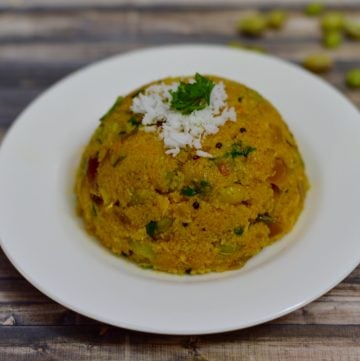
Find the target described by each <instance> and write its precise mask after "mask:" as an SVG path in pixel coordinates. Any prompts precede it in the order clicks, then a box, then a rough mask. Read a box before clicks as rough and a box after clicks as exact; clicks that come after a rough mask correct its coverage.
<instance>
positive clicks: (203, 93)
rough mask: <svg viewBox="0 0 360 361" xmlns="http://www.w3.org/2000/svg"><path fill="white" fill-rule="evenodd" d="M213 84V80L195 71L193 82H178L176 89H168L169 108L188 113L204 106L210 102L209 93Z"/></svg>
mask: <svg viewBox="0 0 360 361" xmlns="http://www.w3.org/2000/svg"><path fill="white" fill-rule="evenodd" d="M214 86H215V83H214V82H213V81H211V80H210V79H208V78H206V77H204V76H202V75H200V74H199V73H196V74H195V82H194V83H184V82H180V85H179V87H178V88H177V90H175V91H170V93H171V96H172V99H171V103H170V107H171V109H174V110H178V111H179V112H181V114H184V115H188V114H190V113H192V112H193V111H195V110H201V109H204V108H206V107H207V106H208V105H209V104H210V95H211V92H212V90H213V88H214Z"/></svg>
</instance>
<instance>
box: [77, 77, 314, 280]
mask: <svg viewBox="0 0 360 361" xmlns="http://www.w3.org/2000/svg"><path fill="white" fill-rule="evenodd" d="M208 79H210V80H211V81H213V82H214V83H215V82H223V84H224V86H225V89H226V92H227V96H228V98H227V106H228V107H231V108H233V109H234V110H235V114H236V119H235V121H227V122H226V123H225V124H224V125H222V126H220V127H219V129H218V132H217V133H214V134H210V135H207V136H206V137H203V138H202V140H201V141H202V151H204V152H206V153H207V154H210V155H211V157H205V156H204V157H201V156H199V155H198V154H199V153H197V151H196V149H195V148H193V147H189V146H187V147H184V148H181V149H180V151H179V153H178V154H177V155H176V156H174V155H171V154H166V149H165V146H164V140H163V139H162V138H161V137H160V136H159V133H158V132H157V131H152V132H150V131H145V130H144V125H143V123H142V115H141V114H138V113H135V112H133V111H132V104H133V100H134V98H135V97H136V96H138V95H139V94H141V93H142V92H144V90H145V89H146V88H147V87H148V86H149V85H147V86H144V87H142V88H141V89H139V90H137V91H135V92H133V93H131V94H129V95H127V96H126V97H124V98H120V97H119V99H118V100H117V102H116V103H115V104H114V106H113V107H112V108H111V109H110V110H109V111H108V113H107V114H106V115H105V116H104V117H103V118H102V119H101V122H100V125H99V127H98V128H97V130H96V131H95V133H94V134H93V136H92V138H91V140H90V142H89V144H88V145H87V147H86V149H85V151H84V154H83V156H82V160H81V164H80V167H79V170H78V174H77V180H76V187H75V188H76V195H77V207H78V211H79V214H80V215H81V216H82V218H83V219H84V222H85V225H86V229H87V230H88V231H89V232H90V233H91V234H93V235H95V236H96V237H97V238H98V239H99V240H100V241H101V242H102V244H103V245H104V246H105V247H107V248H109V249H110V250H111V251H112V252H113V253H115V254H116V255H122V256H124V257H126V258H128V259H129V260H131V261H134V262H136V263H137V264H139V265H140V266H143V267H146V268H153V269H155V270H159V271H165V272H170V273H176V274H183V273H188V274H199V273H206V272H211V271H216V272H219V271H226V270H231V269H235V268H239V267H242V266H243V265H244V264H245V262H246V261H247V260H248V259H249V258H251V257H252V256H254V255H255V254H257V253H258V252H259V251H260V250H261V249H262V248H264V247H265V246H267V245H269V244H271V243H272V242H274V241H275V240H277V239H279V238H281V237H282V236H283V235H284V234H286V233H287V232H289V231H290V230H291V229H292V227H293V226H294V224H295V222H296V220H297V218H298V216H299V214H300V212H301V210H302V208H303V204H304V198H305V195H306V192H307V190H308V181H307V177H306V174H305V170H304V163H303V161H302V158H301V156H300V153H299V150H298V148H297V145H296V142H295V140H294V137H293V135H292V134H291V132H290V131H289V129H288V127H287V125H286V124H285V123H284V121H283V120H282V118H281V116H280V114H279V113H278V112H277V110H276V109H275V108H274V107H273V106H272V105H271V104H270V103H269V102H268V101H267V100H266V99H264V98H263V97H262V96H261V95H259V94H258V93H257V92H256V91H254V90H252V89H249V88H248V87H246V86H244V85H242V84H239V83H236V82H234V81H231V80H227V79H222V78H218V77H214V76H208ZM181 80H183V81H184V82H185V83H186V82H188V81H189V78H182V79H181ZM176 81H179V78H167V79H164V80H162V81H161V82H157V83H156V84H158V83H159V84H171V83H173V82H176ZM172 94H173V93H172ZM158 123H159V124H157V126H160V125H161V120H160V121H159V122H158Z"/></svg>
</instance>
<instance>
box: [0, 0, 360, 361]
mask: <svg viewBox="0 0 360 361" xmlns="http://www.w3.org/2000/svg"><path fill="white" fill-rule="evenodd" d="M305 2H306V1H291V0H279V1H272V0H269V1H266V0H262V1H261V0H258V1H242V0H237V1H236V0H224V1H221V0H209V1H201V0H183V1H181V0H154V1H150V0H135V1H130V0H128V1H126V0H118V1H116V0H103V1H101V0H53V1H51V0H9V1H4V0H0V139H1V137H2V136H3V135H4V134H5V132H6V130H7V128H8V127H9V126H10V125H11V123H12V122H13V120H14V119H15V117H16V116H17V115H18V114H19V112H20V111H21V110H22V109H23V108H24V107H25V106H26V105H27V104H28V103H29V102H30V101H31V100H33V99H34V98H35V97H36V96H37V95H38V94H40V93H41V92H42V91H43V90H44V89H46V88H47V87H48V86H49V85H51V84H53V83H54V82H55V81H57V80H58V79H60V78H62V77H63V76H64V75H66V74H68V73H70V72H72V71H74V70H76V69H78V68H80V67H82V66H84V65H86V64H88V63H90V62H93V61H95V60H98V59H102V58H104V57H107V56H109V55H112V54H116V53H121V52H125V51H128V50H131V49H135V48H140V47H147V46H153V45H159V44H174V43H184V42H191V43H198V42H206V43H214V44H227V43H228V42H229V41H231V40H236V39H240V38H239V36H238V35H237V34H236V32H235V27H234V24H235V23H236V20H237V19H238V18H240V17H241V16H242V15H244V14H245V13H246V12H247V11H249V10H251V9H253V8H254V7H256V6H258V7H259V8H260V9H262V10H267V9H271V8H273V7H274V6H276V5H277V6H278V5H279V4H280V5H281V6H283V7H285V8H286V9H287V10H289V12H290V14H291V18H290V20H289V22H288V24H287V26H286V28H285V29H284V30H283V31H281V32H269V33H268V34H267V35H266V36H265V37H264V38H263V39H260V40H257V41H254V40H252V41H250V42H252V43H256V44H259V45H262V46H264V47H265V48H266V49H267V50H268V51H269V52H270V53H272V54H275V55H278V56H280V57H282V58H285V59H288V60H290V61H293V62H300V61H301V60H302V59H303V57H304V56H305V55H306V54H309V53H312V52H315V51H318V50H321V45H320V44H319V40H320V32H319V31H318V26H317V23H316V21H315V20H314V19H309V18H306V17H304V16H303V15H302V9H303V4H304V3H305ZM328 3H329V4H331V6H332V7H335V8H338V9H344V10H346V11H347V13H348V14H349V15H350V16H351V17H353V18H356V19H358V20H360V1H359V0H349V1H335V0H334V1H329V2H328ZM359 44H360V43H350V42H346V43H345V44H344V45H343V46H342V47H341V48H340V49H338V50H335V51H331V54H332V55H333V57H334V59H335V60H336V64H335V69H334V71H333V72H331V73H330V74H329V75H327V76H325V78H326V79H327V80H328V81H330V82H331V83H332V84H334V85H335V86H336V87H337V88H338V89H339V90H340V91H342V92H343V93H344V94H345V95H346V96H347V97H348V98H350V99H351V100H352V101H353V102H354V103H355V104H356V105H357V106H360V91H349V90H347V89H346V88H345V86H344V83H343V77H344V73H345V71H346V70H347V69H350V68H352V67H355V66H360V45H359ZM339 121H341V119H339ZM18 360H22V361H23V360H24V361H25V360H26V361H32V360H46V361H47V360H74V361H82V360H108V361H109V360H126V361H130V360H133V361H141V360H154V361H162V360H164V361H165V360H166V361H170V360H174V361H175V360H177V361H180V360H181V361H185V360H188V361H190V360H193V361H206V360H208V361H215V360H229V361H232V360H234V361H235V360H241V361H243V360H246V361H248V360H260V361H270V360H275V361H279V360H293V361H300V360H301V361H309V360H315V361H317V360H326V361H331V360H333V361H346V360H349V361H350V360H351V361H358V360H360V267H358V268H357V269H356V270H355V271H354V272H353V273H352V274H351V275H350V276H349V277H347V278H346V279H345V280H344V281H343V282H342V283H341V284H339V285H338V286H337V287H335V288H334V289H333V290H331V291H330V292H329V293H328V294H326V295H325V296H323V297H321V298H320V299H318V300H317V301H315V302H313V303H311V304H310V305H308V306H306V307H304V308H302V309H301V310H298V311H296V312H293V313H292V314H290V315H288V316H286V317H282V318H280V319H278V320H275V321H273V322H270V323H267V324H265V325H261V326H257V327H253V328H249V329H246V330H240V331H235V332H231V333H225V334H218V335H212V336H199V337H185V336H184V337H176V336H160V335H151V334H144V333H138V332H132V331H127V330H124V329H119V328H115V327H109V326H106V325H104V324H101V323H99V322H96V321H93V320H90V319H87V318H85V317H82V316H80V315H78V314H76V313H75V312H72V311H70V310H67V309H65V308H64V307H62V306H60V305H58V304H56V303H55V302H53V301H51V300H50V299H49V298H47V297H45V296H44V295H42V294H41V293H40V292H39V291H37V290H36V289H35V288H34V287H33V286H32V285H30V284H29V283H28V282H26V281H25V280H24V279H23V278H22V277H21V276H20V275H19V273H18V272H17V271H16V270H15V269H14V267H13V266H12V265H11V264H10V262H9V261H8V260H7V259H6V257H5V255H4V254H3V253H2V252H1V250H0V361H18Z"/></svg>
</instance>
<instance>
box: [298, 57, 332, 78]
mask: <svg viewBox="0 0 360 361" xmlns="http://www.w3.org/2000/svg"><path fill="white" fill-rule="evenodd" d="M303 66H304V68H306V69H308V70H310V71H312V72H313V73H318V74H320V73H326V72H328V71H329V70H330V69H331V68H332V66H333V61H332V59H331V58H330V57H329V56H328V55H327V54H312V55H309V56H307V57H306V58H305V59H304V61H303Z"/></svg>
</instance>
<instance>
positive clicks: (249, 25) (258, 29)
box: [238, 13, 266, 37]
mask: <svg viewBox="0 0 360 361" xmlns="http://www.w3.org/2000/svg"><path fill="white" fill-rule="evenodd" d="M238 30H239V31H240V32H241V33H242V34H244V35H247V36H252V37H259V36H262V35H263V34H264V32H265V30H266V19H265V17H264V16H263V15H261V14H260V13H254V14H252V15H248V16H246V17H244V18H242V19H241V20H240V22H239V24H238Z"/></svg>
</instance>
